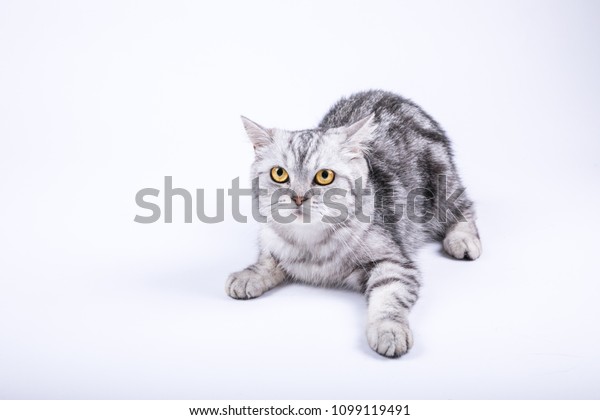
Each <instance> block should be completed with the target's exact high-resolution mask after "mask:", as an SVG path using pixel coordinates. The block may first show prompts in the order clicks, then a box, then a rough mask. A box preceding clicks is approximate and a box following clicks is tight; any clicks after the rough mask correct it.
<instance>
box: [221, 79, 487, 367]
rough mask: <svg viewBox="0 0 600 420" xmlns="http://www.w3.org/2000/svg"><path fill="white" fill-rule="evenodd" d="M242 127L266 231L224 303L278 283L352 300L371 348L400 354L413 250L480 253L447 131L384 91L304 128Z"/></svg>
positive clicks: (412, 281) (414, 283)
mask: <svg viewBox="0 0 600 420" xmlns="http://www.w3.org/2000/svg"><path fill="white" fill-rule="evenodd" d="M242 119H243V123H244V126H245V129H246V131H247V133H248V136H249V138H250V140H251V141H252V143H253V144H254V149H255V161H254V163H253V165H252V177H253V179H255V180H257V181H258V182H257V183H256V182H255V188H254V195H255V199H256V203H257V205H258V209H259V210H260V212H261V213H262V214H263V215H264V216H266V223H262V224H261V230H260V237H259V242H260V254H259V257H258V261H257V262H256V263H255V264H253V265H251V266H249V267H248V268H246V269H245V270H242V271H239V272H236V273H233V274H231V275H230V276H229V279H228V280H227V283H226V291H227V294H229V296H231V297H232V298H235V299H250V298H255V297H258V296H260V295H262V294H263V293H265V292H266V291H268V290H269V289H272V288H274V287H275V286H277V285H279V284H280V283H282V282H283V281H284V280H288V281H297V282H303V283H309V284H313V285H317V286H326V287H342V288H347V289H352V290H356V291H359V292H361V293H363V294H364V295H365V296H366V299H367V302H368V318H367V341H368V343H369V345H370V346H371V348H372V349H373V350H375V351H376V352H377V353H379V354H381V355H384V356H388V357H399V356H401V355H403V354H405V353H406V352H407V351H408V350H409V349H410V348H411V346H412V343H413V339H412V333H411V331H410V328H409V323H408V313H409V311H410V309H411V307H412V306H413V305H414V304H415V302H416V300H417V298H418V295H419V287H420V276H419V271H418V269H417V267H416V265H415V263H414V262H413V257H414V254H415V252H416V250H417V249H418V248H419V247H420V246H421V245H422V244H424V243H425V242H426V241H431V240H441V241H442V243H443V248H444V250H445V251H446V252H447V253H448V254H449V255H451V256H452V257H454V258H458V259H462V258H467V259H471V260H474V259H476V258H478V257H479V256H480V255H481V242H480V240H479V234H478V232H477V227H476V225H475V212H474V209H473V203H472V202H471V201H470V200H469V199H468V198H467V196H466V195H465V193H464V188H463V186H462V184H461V181H460V178H459V176H458V174H457V171H456V168H455V165H454V162H453V158H452V151H451V147H450V141H449V139H448V137H447V136H446V135H445V133H444V131H443V130H442V129H441V128H440V126H439V125H438V123H437V122H436V121H434V120H433V119H432V118H431V117H430V116H429V115H427V114H426V113H425V112H424V111H423V110H422V109H421V108H419V107H418V106H417V105H415V104H414V103H412V102H411V101H409V100H407V99H404V98H402V97H401V96H398V95H395V94H392V93H388V92H383V91H369V92H362V93H357V94H354V95H352V96H350V97H349V98H343V99H341V100H340V101H339V102H338V103H337V104H335V105H334V106H333V107H332V108H331V110H330V111H329V112H328V113H327V115H326V116H325V117H324V118H323V120H322V121H321V123H320V124H319V126H318V127H317V128H315V129H310V130H302V131H286V130H281V129H266V128H263V127H261V126H260V125H258V124H256V123H254V122H252V121H250V120H248V119H246V118H242ZM328 193H333V194H328Z"/></svg>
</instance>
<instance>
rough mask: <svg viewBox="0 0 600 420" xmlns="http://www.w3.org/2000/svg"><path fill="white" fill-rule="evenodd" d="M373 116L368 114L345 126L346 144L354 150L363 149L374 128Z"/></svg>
mask: <svg viewBox="0 0 600 420" xmlns="http://www.w3.org/2000/svg"><path fill="white" fill-rule="evenodd" d="M374 118H375V114H370V115H368V116H366V117H365V118H361V119H360V120H358V121H356V122H355V123H354V124H352V125H349V126H347V127H345V131H346V142H345V143H346V145H347V146H350V147H352V149H353V150H354V151H358V150H364V149H365V148H366V143H367V142H368V141H369V139H370V138H371V135H372V134H373V130H374V129H375V125H374V124H373V120H374Z"/></svg>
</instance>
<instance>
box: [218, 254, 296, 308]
mask: <svg viewBox="0 0 600 420" xmlns="http://www.w3.org/2000/svg"><path fill="white" fill-rule="evenodd" d="M284 278H285V275H284V273H283V271H282V270H281V268H280V267H279V266H278V264H277V261H275V260H274V259H273V257H272V256H271V255H270V254H262V255H261V256H260V257H259V258H258V261H257V262H256V263H254V264H252V265H251V266H249V267H248V268H246V269H245V270H242V271H238V272H236V273H233V274H230V275H229V278H228V279H227V282H226V283H225V291H226V292H227V294H228V295H229V296H231V297H232V298H234V299H252V298H255V297H258V296H260V295H262V294H263V293H265V292H266V291H268V290H271V289H272V288H274V287H275V286H277V285H278V284H280V283H281V282H282V281H283V280H284Z"/></svg>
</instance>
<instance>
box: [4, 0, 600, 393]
mask: <svg viewBox="0 0 600 420" xmlns="http://www.w3.org/2000/svg"><path fill="white" fill-rule="evenodd" d="M599 17H600V5H599V4H598V3H597V2H593V1H570V2H567V1H562V2H558V1H554V2H542V1H485V2H484V1H479V2H477V1H458V2H441V1H439V2H433V1H423V2H409V1H369V2H367V1H362V2H357V1H353V2H345V1H344V2H342V1H331V2H317V1H308V2H291V1H272V2H266V1H253V2H243V1H237V2H233V1H229V2H193V1H172V2H130V1H108V2H107V1H103V2H100V1H98V2H66V1H61V2H42V1H39V2H33V1H2V2H1V3H0V22H1V23H0V58H1V64H0V115H1V117H0V146H1V148H0V197H1V199H0V200H1V206H0V220H1V222H0V398H3V399H52V398H68V399H79V398H82V399H84V398H85V399H96V398H109V399H113V398H114V399H120V398H130V399H145V398H157V399H166V398H168V399H179V398H183V399H205V398H207V399H221V398H227V399H261V398H262V399H279V398H285V399H338V398H339V399H342V398H343V399H352V398H361V399H384V398H385V399H401V398H408V399H428V398H433V399H451V398H467V399H479V398H481V399H500V398H503V399H506V398H517V399H518V398H534V399H546V398H548V399H549V398H582V399H583V398H586V399H589V398H598V397H599V396H600V395H599V391H598V386H597V384H598V383H599V382H600V364H599V362H598V354H600V339H599V337H598V328H597V326H596V325H595V324H596V322H597V320H598V319H600V307H599V305H598V304H597V300H598V295H599V293H600V286H599V285H598V272H597V261H596V256H595V247H596V244H597V237H598V234H600V229H599V223H598V221H597V208H598V205H599V204H600V197H599V195H598V181H599V173H600V170H599V167H598V156H600V154H599V152H600V150H599V149H600V146H599V137H600V128H599V125H598V123H597V122H598V117H599V115H600V113H599V111H600V106H599V101H598V98H599V97H600V82H599V79H598V74H600V57H599V54H598V48H597V41H598V39H599V35H600V29H598V25H597V22H598V18H599ZM371 88H381V89H386V90H391V91H394V92H397V93H400V94H402V95H404V96H406V97H409V98H411V99H413V100H414V101H415V102H417V103H418V104H420V105H421V106H422V107H423V108H424V109H425V110H426V111H427V112H428V113H430V114H431V115H432V116H433V117H434V118H436V119H437V120H438V121H439V122H440V123H441V124H442V126H443V127H444V128H445V129H446V131H447V132H448V134H449V136H450V137H451V138H452V139H453V141H454V148H455V152H456V159H457V163H458V167H459V170H460V172H461V174H462V175H463V178H464V181H465V184H466V185H467V188H468V191H469V194H470V195H471V197H472V198H473V199H474V200H475V201H476V203H477V205H478V210H479V222H478V223H479V226H480V229H481V235H482V240H483V247H484V254H483V257H482V258H481V259H480V260H478V261H476V262H472V263H467V262H461V261H453V260H451V259H449V258H446V257H444V255H443V254H442V252H441V247H440V245H439V244H432V245H431V246H429V247H427V248H425V249H424V250H423V251H422V252H421V254H420V255H419V265H420V268H421V269H422V271H423V277H424V282H425V286H424V288H423V291H422V297H421V299H420V301H419V302H418V303H417V305H416V307H415V309H414V310H413V313H412V317H411V326H412V328H413V331H414V334H415V346H414V348H413V349H412V351H411V352H410V353H409V354H408V355H406V356H405V357H403V358H401V359H399V360H387V359H382V358H381V357H379V356H377V355H376V354H375V353H373V352H372V351H371V350H370V349H369V347H368V345H367V343H366V339H365V335H364V327H365V318H366V305H365V302H364V299H363V297H362V296H359V295H356V294H352V293H348V292H343V291H335V290H317V289H314V288H310V287H304V286H299V285H291V286H287V287H282V288H279V289H276V290H274V291H272V292H270V293H268V294H266V295H265V296H263V297H261V298H259V299H257V300H254V301H248V302H238V301H234V300H232V299H230V298H228V297H227V296H226V295H225V293H224V290H223V286H224V282H225V279H226V277H227V275H228V273H230V272H232V271H237V270H239V269H241V268H243V267H244V266H245V265H247V264H249V263H251V262H252V261H253V259H254V258H255V256H256V252H257V249H256V230H257V225H256V223H249V224H239V223H236V222H234V221H233V219H232V217H231V216H230V215H229V214H228V216H227V217H226V220H225V222H223V223H220V224H214V225H207V224H202V223H200V222H199V221H198V220H194V222H193V223H191V224H185V223H184V222H183V215H182V209H183V206H182V205H181V202H176V204H175V206H176V210H177V208H179V212H178V213H177V212H176V217H175V221H174V223H172V224H166V223H164V222H163V221H162V219H161V221H160V222H157V223H154V224H149V225H142V224H138V223H135V222H134V221H133V218H134V216H135V215H136V214H141V213H142V212H143V210H141V209H139V208H137V206H136V205H135V200H134V197H135V193H136V192H137V191H138V190H140V189H142V188H146V187H152V188H158V189H161V191H164V178H165V176H172V177H173V182H174V184H175V186H177V187H182V188H187V189H188V190H191V191H193V190H195V189H197V188H204V189H205V190H206V195H207V204H206V206H207V212H208V213H209V214H211V212H212V211H214V205H215V203H214V201H215V198H214V197H215V195H216V192H215V190H216V189H217V188H228V187H229V186H230V185H231V180H232V179H233V178H236V177H240V179H241V183H242V185H243V186H244V185H245V186H248V185H249V180H248V170H249V165H250V163H251V161H252V147H251V146H250V144H249V142H248V141H247V140H246V138H245V135H244V132H243V129H242V125H241V122H240V120H239V115H240V114H244V115H246V116H248V117H250V118H252V119H253V120H256V121H257V122H259V123H261V124H264V125H266V126H278V127H282V128H289V129H300V128H308V127H313V126H315V125H316V124H317V122H318V121H319V119H320V117H321V116H322V115H323V114H324V113H325V112H326V111H327V109H328V107H329V106H331V105H332V104H333V103H334V102H335V101H336V100H337V99H338V98H339V97H341V96H343V95H348V94H351V93H353V92H356V91H359V90H364V89H371ZM177 206H179V207H177ZM242 207H243V211H245V212H246V214H249V209H250V203H249V201H246V202H243V206H242ZM227 208H229V204H228V205H227Z"/></svg>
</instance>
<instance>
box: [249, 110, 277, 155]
mask: <svg viewBox="0 0 600 420" xmlns="http://www.w3.org/2000/svg"><path fill="white" fill-rule="evenodd" d="M241 118H242V123H244V128H245V129H246V133H247V134H248V138H249V139H250V141H251V142H252V144H253V145H254V150H256V149H259V148H261V147H264V146H268V145H269V144H271V143H273V138H272V134H273V133H272V131H271V130H269V129H267V128H264V127H262V126H260V125H259V124H257V123H255V122H254V121H252V120H251V119H249V118H246V117H244V116H243V115H242V116H241Z"/></svg>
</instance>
